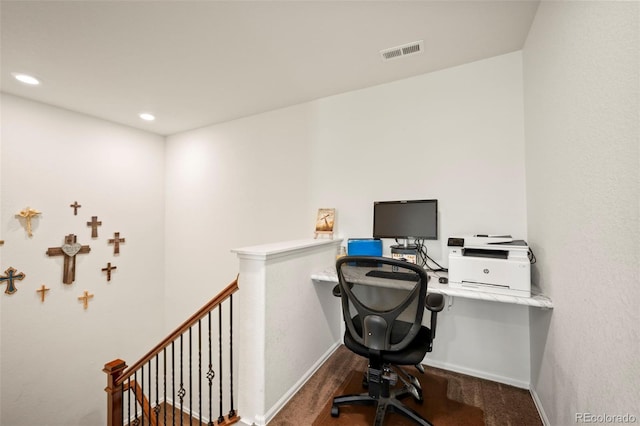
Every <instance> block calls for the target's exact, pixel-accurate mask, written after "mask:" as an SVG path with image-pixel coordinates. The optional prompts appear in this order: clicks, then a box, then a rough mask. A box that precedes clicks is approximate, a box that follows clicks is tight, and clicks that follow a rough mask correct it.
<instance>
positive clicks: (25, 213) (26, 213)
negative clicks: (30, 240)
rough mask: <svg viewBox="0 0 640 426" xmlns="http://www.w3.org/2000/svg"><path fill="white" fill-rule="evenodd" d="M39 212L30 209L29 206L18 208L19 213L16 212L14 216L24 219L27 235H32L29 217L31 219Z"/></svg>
mask: <svg viewBox="0 0 640 426" xmlns="http://www.w3.org/2000/svg"><path fill="white" fill-rule="evenodd" d="M40 213H41V212H39V211H38V210H36V209H32V208H31V207H27V208H26V209H24V210H20V213H18V214H17V215H16V217H18V218H22V219H24V221H25V226H26V228H27V235H28V236H30V237H32V236H33V232H32V229H31V219H33V218H34V217H36V216H38V215H39V214H40Z"/></svg>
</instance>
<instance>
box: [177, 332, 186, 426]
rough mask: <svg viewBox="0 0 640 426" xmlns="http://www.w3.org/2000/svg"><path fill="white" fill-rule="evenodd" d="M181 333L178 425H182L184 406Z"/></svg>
mask: <svg viewBox="0 0 640 426" xmlns="http://www.w3.org/2000/svg"><path fill="white" fill-rule="evenodd" d="M182 336H183V335H182V334H181V335H180V390H179V391H178V397H179V398H180V426H183V425H182V420H183V416H182V413H183V412H184V407H183V402H184V395H185V393H186V392H185V390H184V381H183V380H182V353H183V350H182Z"/></svg>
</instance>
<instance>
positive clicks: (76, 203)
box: [69, 201, 82, 216]
mask: <svg viewBox="0 0 640 426" xmlns="http://www.w3.org/2000/svg"><path fill="white" fill-rule="evenodd" d="M69 207H73V215H74V216H77V215H78V209H79V208H80V207H82V205H80V204H78V202H77V201H74V202H73V204H70V205H69Z"/></svg>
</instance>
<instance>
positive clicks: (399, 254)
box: [391, 240, 418, 264]
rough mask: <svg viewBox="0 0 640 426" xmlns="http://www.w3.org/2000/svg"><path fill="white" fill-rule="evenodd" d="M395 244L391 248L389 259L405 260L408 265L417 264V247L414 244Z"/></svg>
mask: <svg viewBox="0 0 640 426" xmlns="http://www.w3.org/2000/svg"><path fill="white" fill-rule="evenodd" d="M407 242H408V240H405V243H404V244H396V245H393V246H391V257H392V258H393V259H399V260H405V261H407V262H409V263H415V264H417V263H418V246H417V245H416V244H407Z"/></svg>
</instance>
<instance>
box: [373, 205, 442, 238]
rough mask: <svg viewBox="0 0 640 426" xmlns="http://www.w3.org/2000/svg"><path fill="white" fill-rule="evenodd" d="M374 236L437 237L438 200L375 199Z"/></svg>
mask: <svg viewBox="0 0 640 426" xmlns="http://www.w3.org/2000/svg"><path fill="white" fill-rule="evenodd" d="M373 237H374V238H405V239H408V238H417V239H424V240H437V239H438V200H409V201H376V202H374V203H373Z"/></svg>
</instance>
